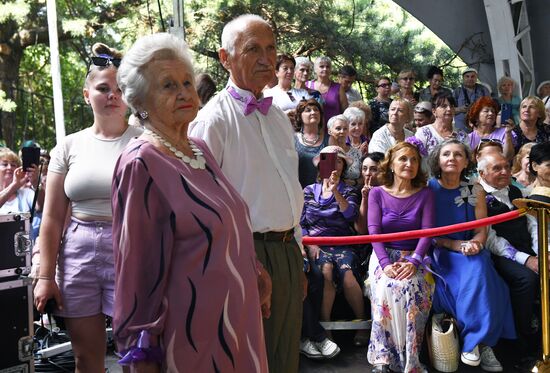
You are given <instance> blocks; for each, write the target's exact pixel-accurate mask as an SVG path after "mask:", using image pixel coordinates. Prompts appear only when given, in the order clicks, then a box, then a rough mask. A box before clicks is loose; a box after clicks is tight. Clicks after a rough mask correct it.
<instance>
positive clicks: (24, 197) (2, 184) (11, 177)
mask: <svg viewBox="0 0 550 373" xmlns="http://www.w3.org/2000/svg"><path fill="white" fill-rule="evenodd" d="M34 171H35V167H34V166H33V167H30V168H28V169H27V171H26V170H25V169H23V167H21V159H19V157H18V156H17V154H15V153H14V152H13V151H11V150H10V149H8V148H3V149H0V214H9V213H15V212H29V211H31V207H32V201H33V198H34V192H33V190H32V189H30V188H25V185H26V184H27V183H28V182H29V180H31V179H32V173H33V172H34Z"/></svg>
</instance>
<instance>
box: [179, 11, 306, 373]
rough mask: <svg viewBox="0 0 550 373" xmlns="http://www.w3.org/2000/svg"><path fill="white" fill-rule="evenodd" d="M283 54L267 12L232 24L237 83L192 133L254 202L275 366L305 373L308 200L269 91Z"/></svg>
mask: <svg viewBox="0 0 550 373" xmlns="http://www.w3.org/2000/svg"><path fill="white" fill-rule="evenodd" d="M276 54H277V53H276V47H275V37H274V35H273V31H272V30H271V27H270V26H269V24H268V23H267V22H266V21H264V20H263V19H262V18H261V17H259V16H256V15H251V14H247V15H242V16H239V17H237V18H236V19H234V20H233V21H231V22H229V23H228V24H227V25H225V27H224V29H223V32H222V47H221V49H220V50H219V57H220V62H221V63H222V65H223V66H224V67H225V68H226V69H227V70H228V71H229V82H228V83H227V86H226V88H225V89H224V90H222V92H220V93H219V94H217V95H216V96H215V97H214V98H212V99H211V100H210V101H209V102H208V104H207V105H206V106H205V107H204V108H203V109H202V110H201V111H200V112H199V114H198V116H197V119H196V120H195V122H194V123H192V124H191V126H190V128H189V132H190V135H191V136H193V137H199V138H202V139H204V141H205V142H206V144H207V145H208V147H209V148H210V150H211V151H212V154H213V155H214V157H215V158H216V161H217V162H218V164H219V165H220V167H221V169H222V171H223V172H224V173H225V175H226V177H227V178H228V179H229V180H230V182H231V183H232V185H233V186H234V187H235V188H236V189H237V191H238V192H239V193H240V194H241V196H242V197H243V198H244V200H245V201H246V202H247V204H248V208H249V210H250V218H251V225H252V230H253V232H254V245H255V248H256V255H257V257H258V259H259V260H260V262H261V263H262V264H263V266H264V267H265V269H266V270H267V271H268V272H269V274H270V275H271V279H272V283H273V292H272V297H271V316H270V317H269V318H268V319H264V330H265V338H266V345H267V351H268V359H269V366H270V371H271V372H281V373H287V372H297V371H298V361H299V355H298V354H299V348H300V346H299V343H300V329H301V319H302V300H303V281H304V278H305V276H304V274H303V264H302V263H303V261H302V256H301V253H300V247H299V246H298V243H297V240H296V238H295V232H296V234H297V235H298V240H300V238H299V235H300V232H301V231H300V229H299V222H300V216H301V212H302V207H303V203H304V198H303V192H302V188H301V186H300V183H299V181H298V155H297V153H296V151H295V149H294V138H293V133H292V129H291V126H290V123H289V120H288V118H287V116H286V115H285V114H284V113H283V111H282V110H280V109H279V108H277V107H275V106H271V100H269V98H267V99H264V98H263V96H262V88H263V87H264V86H265V85H266V83H267V82H269V80H271V78H272V77H273V74H274V72H275V60H276ZM296 228H298V229H296ZM228 244H229V245H230V243H228ZM229 249H230V250H231V249H232V248H231V246H230V247H229ZM251 285H252V284H243V286H251ZM241 348H246V346H241Z"/></svg>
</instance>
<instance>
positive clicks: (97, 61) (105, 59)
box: [92, 55, 120, 67]
mask: <svg viewBox="0 0 550 373" xmlns="http://www.w3.org/2000/svg"><path fill="white" fill-rule="evenodd" d="M110 63H112V64H113V65H114V66H115V67H119V66H120V58H113V57H111V56H106V55H105V56H98V57H92V64H93V65H95V66H109V64H110Z"/></svg>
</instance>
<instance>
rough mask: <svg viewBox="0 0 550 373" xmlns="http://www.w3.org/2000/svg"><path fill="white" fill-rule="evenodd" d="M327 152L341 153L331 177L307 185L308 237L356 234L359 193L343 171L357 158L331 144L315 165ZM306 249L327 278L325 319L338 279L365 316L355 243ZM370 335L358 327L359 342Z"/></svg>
mask: <svg viewBox="0 0 550 373" xmlns="http://www.w3.org/2000/svg"><path fill="white" fill-rule="evenodd" d="M327 153H336V154H337V158H336V169H335V170H334V171H332V173H331V175H330V177H328V178H324V179H321V180H320V181H319V182H318V183H315V184H312V185H308V186H307V187H305V189H304V209H303V211H302V219H301V220H300V225H301V226H302V234H303V236H304V237H316V236H350V235H354V234H355V232H354V230H353V228H352V225H353V222H354V221H355V218H356V217H357V211H358V203H359V193H358V192H357V190H356V188H353V187H350V186H347V185H346V184H345V183H344V182H343V181H342V174H343V172H344V171H345V169H346V168H347V167H350V166H351V165H352V163H353V160H352V159H351V158H350V157H348V156H347V155H346V154H345V153H344V150H343V149H342V148H340V147H339V146H335V145H330V146H327V147H325V148H324V149H323V150H321V154H320V155H318V156H317V157H315V158H314V159H313V162H314V164H315V166H317V165H318V164H319V162H320V158H321V156H322V155H323V154H327ZM306 250H307V252H308V256H309V258H310V260H311V262H312V263H315V264H316V265H318V266H319V267H320V268H321V271H322V272H323V276H324V279H325V284H324V293H323V301H322V306H321V320H322V321H329V320H330V315H331V311H332V306H333V304H334V298H335V296H336V288H335V287H334V283H335V282H337V283H339V284H341V285H342V288H343V291H344V296H345V297H346V300H347V301H348V303H349V305H350V306H351V308H352V310H353V312H354V313H355V317H357V318H358V319H364V318H365V307H364V302H363V293H362V291H361V287H360V286H359V283H358V282H357V278H356V275H357V270H358V266H359V264H360V262H359V258H358V256H357V254H356V253H355V251H354V249H353V247H350V246H338V247H335V246H322V247H320V246H317V245H308V246H307V247H306ZM334 276H336V278H334ZM366 337H367V336H366V335H365V333H364V332H363V331H358V332H357V334H356V336H355V343H356V344H357V345H363V344H364V343H366V340H367V338H366Z"/></svg>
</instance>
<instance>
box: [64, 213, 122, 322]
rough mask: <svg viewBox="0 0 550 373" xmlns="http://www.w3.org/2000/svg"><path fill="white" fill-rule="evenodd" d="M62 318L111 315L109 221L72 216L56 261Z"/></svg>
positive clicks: (112, 274) (112, 271)
mask: <svg viewBox="0 0 550 373" xmlns="http://www.w3.org/2000/svg"><path fill="white" fill-rule="evenodd" d="M56 282H57V284H58V286H59V290H60V291H61V297H62V300H63V310H62V311H57V312H56V315H58V316H63V317H88V316H95V315H98V314H101V313H103V314H105V315H108V316H112V315H113V301H114V289H115V264H114V257H113V239H112V224H111V222H103V221H96V222H87V221H82V220H78V219H75V218H74V217H73V218H71V223H70V224H69V226H68V227H67V230H66V232H65V236H64V238H63V242H62V244H61V249H60V251H59V257H58V260H57V272H56Z"/></svg>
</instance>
